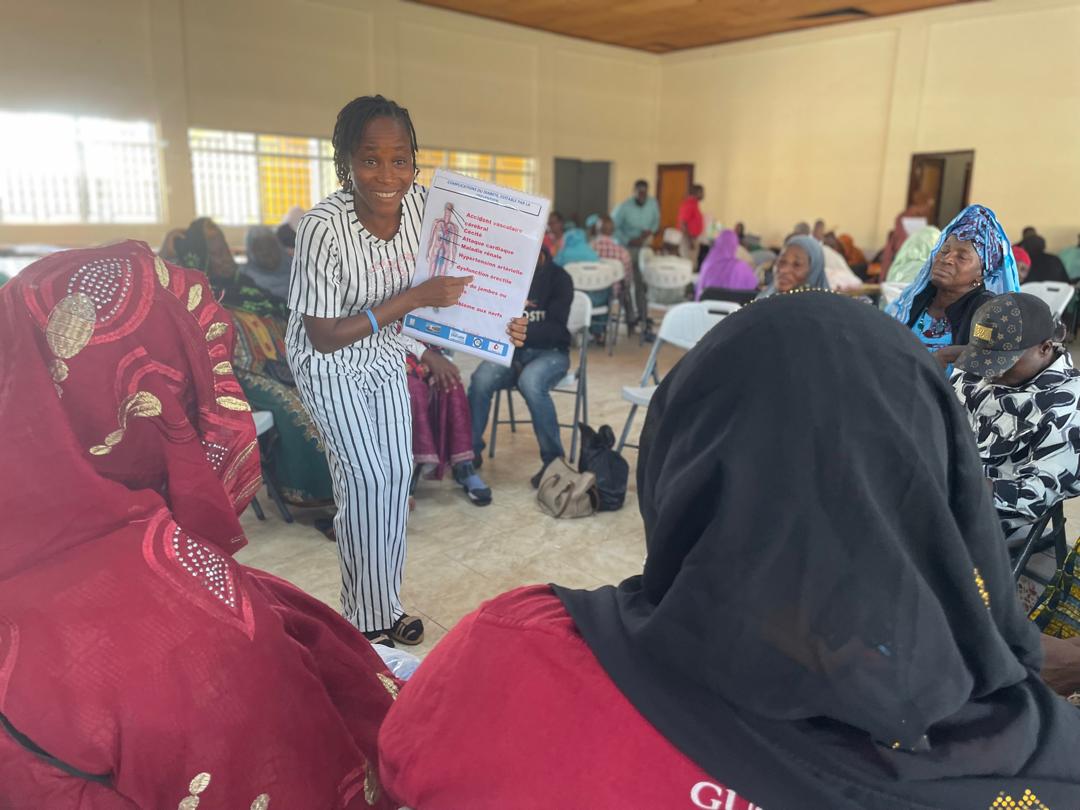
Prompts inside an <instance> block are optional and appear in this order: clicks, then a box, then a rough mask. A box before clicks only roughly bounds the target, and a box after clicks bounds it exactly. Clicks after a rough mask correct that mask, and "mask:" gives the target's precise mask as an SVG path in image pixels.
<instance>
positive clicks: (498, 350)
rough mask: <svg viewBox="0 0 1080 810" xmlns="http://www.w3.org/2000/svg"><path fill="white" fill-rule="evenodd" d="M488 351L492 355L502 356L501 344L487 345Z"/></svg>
mask: <svg viewBox="0 0 1080 810" xmlns="http://www.w3.org/2000/svg"><path fill="white" fill-rule="evenodd" d="M488 351H490V352H492V353H494V354H502V353H503V347H502V344H501V343H494V342H492V343H489V344H488Z"/></svg>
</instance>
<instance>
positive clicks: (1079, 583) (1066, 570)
mask: <svg viewBox="0 0 1080 810" xmlns="http://www.w3.org/2000/svg"><path fill="white" fill-rule="evenodd" d="M1078 556H1080V540H1077V541H1076V545H1074V546H1073V547H1072V550H1071V551H1070V552H1069V554H1068V556H1066V557H1065V562H1063V563H1062V564H1061V568H1059V569H1058V570H1057V573H1055V574H1054V576H1053V579H1051V580H1050V584H1049V585H1047V586H1046V590H1045V591H1043V593H1042V596H1040V597H1039V601H1038V603H1037V604H1036V605H1035V607H1034V608H1033V609H1032V611H1031V613H1030V614H1028V618H1029V619H1031V621H1033V622H1034V623H1035V625H1036V626H1037V627H1038V628H1039V629H1040V630H1041V631H1042V632H1044V633H1046V635H1048V636H1055V637H1056V638H1072V637H1073V636H1077V635H1080V560H1078V559H1077V558H1078Z"/></svg>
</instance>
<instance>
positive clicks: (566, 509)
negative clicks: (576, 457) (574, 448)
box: [536, 458, 600, 518]
mask: <svg viewBox="0 0 1080 810" xmlns="http://www.w3.org/2000/svg"><path fill="white" fill-rule="evenodd" d="M599 502H600V495H599V493H598V492H597V490H596V476H595V475H594V474H593V473H591V472H585V473H580V472H578V471H577V470H575V469H574V468H573V467H571V466H570V465H569V464H567V463H566V460H565V459H561V458H557V459H555V460H554V461H552V462H551V463H550V464H548V465H547V467H546V468H545V469H544V474H543V476H541V478H540V489H539V490H538V491H537V493H536V503H537V504H539V506H540V509H541V510H543V511H544V512H546V513H547V514H549V515H551V516H552V517H554V518H579V517H589V516H591V515H595V514H596V508H597V505H598V504H599Z"/></svg>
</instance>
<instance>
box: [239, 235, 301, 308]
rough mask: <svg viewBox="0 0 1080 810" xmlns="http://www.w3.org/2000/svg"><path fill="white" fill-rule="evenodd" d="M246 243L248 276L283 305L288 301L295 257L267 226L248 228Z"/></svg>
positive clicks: (246, 270)
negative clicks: (290, 276)
mask: <svg viewBox="0 0 1080 810" xmlns="http://www.w3.org/2000/svg"><path fill="white" fill-rule="evenodd" d="M244 241H245V245H244V246H245V249H246V251H247V264H245V265H244V275H246V276H247V277H248V278H250V279H251V280H252V281H253V282H255V286H256V287H258V288H259V289H260V290H262V291H263V292H265V293H268V294H269V295H272V296H274V297H275V298H280V299H281V300H282V301H285V300H288V297H289V275H290V273H291V271H292V256H290V255H289V254H288V253H286V252H285V248H283V247H282V246H281V243H280V242H279V241H278V238H277V237H276V236H274V232H273V231H272V230H270V229H269V228H267V227H266V226H264V225H255V226H254V227H251V228H248V232H247V238H246V239H245V240H244Z"/></svg>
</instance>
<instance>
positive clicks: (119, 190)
mask: <svg viewBox="0 0 1080 810" xmlns="http://www.w3.org/2000/svg"><path fill="white" fill-rule="evenodd" d="M161 186H162V184H161V156H160V144H159V142H158V136H157V129H156V127H155V126H154V125H153V124H151V123H149V122H146V121H117V120H112V119H108V118H91V117H85V116H73V115H62V114H57V113H26V112H10V111H0V223H3V224H5V225H15V224H27V225H61V224H70V223H81V222H85V223H95V224H98V223H100V224H105V223H133V224H145V223H151V224H152V223H158V222H161V219H162V216H161V210H162V205H161Z"/></svg>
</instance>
